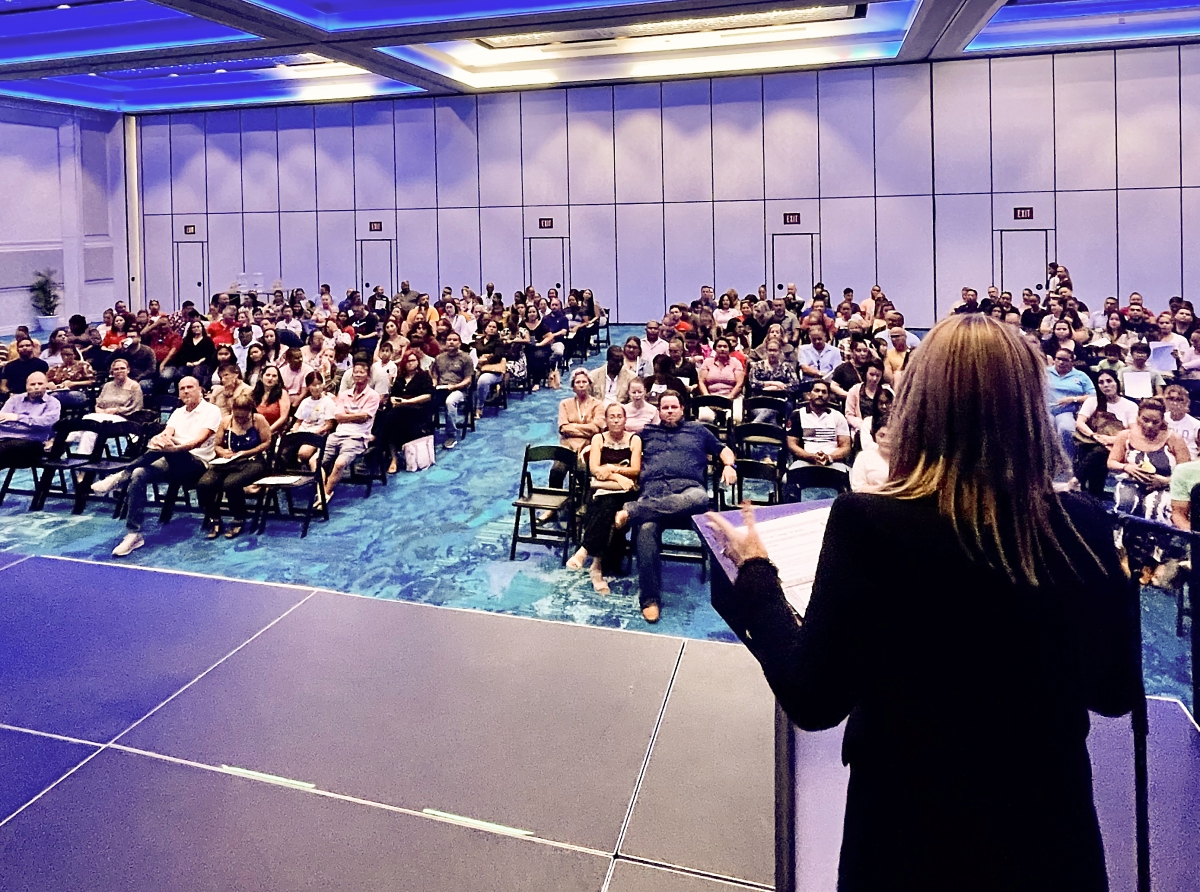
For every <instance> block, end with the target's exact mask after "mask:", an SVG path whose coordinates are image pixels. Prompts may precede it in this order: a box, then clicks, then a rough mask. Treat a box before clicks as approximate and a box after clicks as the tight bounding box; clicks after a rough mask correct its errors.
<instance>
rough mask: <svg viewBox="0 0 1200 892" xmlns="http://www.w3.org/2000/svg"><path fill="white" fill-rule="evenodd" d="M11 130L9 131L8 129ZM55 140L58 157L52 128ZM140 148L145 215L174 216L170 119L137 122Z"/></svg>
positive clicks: (140, 120) (50, 131)
mask: <svg viewBox="0 0 1200 892" xmlns="http://www.w3.org/2000/svg"><path fill="white" fill-rule="evenodd" d="M6 129H10V128H6ZM20 129H22V130H24V129H32V128H20ZM40 129H44V130H47V131H49V136H50V137H51V138H53V140H54V147H53V152H54V155H55V156H57V155H58V134H57V133H56V132H55V131H54V130H51V129H50V128H48V127H46V128H40ZM138 148H139V159H138V160H139V161H140V162H141V187H142V213H143V214H146V215H150V214H169V213H171V119H170V118H169V117H167V116H166V115H163V116H162V117H157V118H140V119H139V122H138Z"/></svg>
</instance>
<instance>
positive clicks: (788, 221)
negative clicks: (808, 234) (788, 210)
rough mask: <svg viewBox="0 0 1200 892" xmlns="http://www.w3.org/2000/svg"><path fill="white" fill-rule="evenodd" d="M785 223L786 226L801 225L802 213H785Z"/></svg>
mask: <svg viewBox="0 0 1200 892" xmlns="http://www.w3.org/2000/svg"><path fill="white" fill-rule="evenodd" d="M783 225H784V226H799V225H800V215H799V214H784V215H783Z"/></svg>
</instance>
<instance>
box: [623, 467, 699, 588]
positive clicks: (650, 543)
mask: <svg viewBox="0 0 1200 892" xmlns="http://www.w3.org/2000/svg"><path fill="white" fill-rule="evenodd" d="M656 492H657V493H658V494H655V493H656ZM708 506H709V501H708V493H707V492H706V491H705V489H704V488H703V487H701V486H689V487H688V488H687V489H685V490H683V491H682V492H678V493H671V492H667V491H664V490H660V489H651V490H650V491H649V492H647V493H644V494H643V495H642V496H641V498H639V499H637V501H634V502H630V503H629V504H628V505H627V506H626V510H627V511H628V512H629V524H630V526H632V527H634V528H635V533H634V539H635V542H636V545H637V561H638V585H639V587H640V589H641V591H640V593H639V594H638V600H639V601H640V603H641V606H642V607H643V608H644V607H646V606H648V605H650V604H659V603H661V601H662V553H661V552H662V540H661V538H660V537H661V533H662V530H661V525H662V523H663V522H664V521H668V520H675V519H677V518H682V517H691V516H692V515H694V514H699V513H701V512H702V511H707V510H708Z"/></svg>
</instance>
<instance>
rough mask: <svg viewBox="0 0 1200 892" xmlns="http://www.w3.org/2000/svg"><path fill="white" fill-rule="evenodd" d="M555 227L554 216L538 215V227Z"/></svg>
mask: <svg viewBox="0 0 1200 892" xmlns="http://www.w3.org/2000/svg"><path fill="white" fill-rule="evenodd" d="M553 228H554V218H553V217H538V229H553Z"/></svg>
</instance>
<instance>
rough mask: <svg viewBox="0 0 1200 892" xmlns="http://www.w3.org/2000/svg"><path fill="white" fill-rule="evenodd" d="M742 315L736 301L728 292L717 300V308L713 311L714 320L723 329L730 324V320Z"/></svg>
mask: <svg viewBox="0 0 1200 892" xmlns="http://www.w3.org/2000/svg"><path fill="white" fill-rule="evenodd" d="M737 315H740V314H739V312H738V309H737V306H736V303H735V299H734V298H733V297H731V296H730V294H729V292H728V291H726V292H725V293H724V294H722V295H721V297H720V298H719V299H718V300H717V308H716V309H715V310H713V319H714V320H715V321H716V323H717V325H718V326H720V327H721V328H722V329H723V328H725V326H726V325H728V324H729V320H730V319H732V318H733V317H734V316H737Z"/></svg>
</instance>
